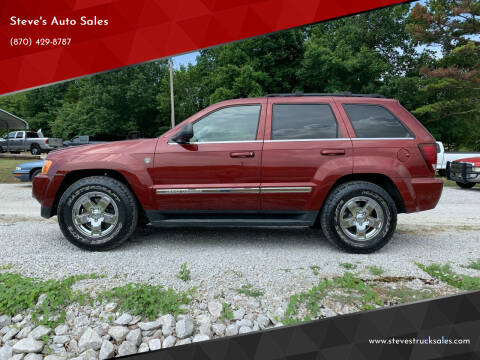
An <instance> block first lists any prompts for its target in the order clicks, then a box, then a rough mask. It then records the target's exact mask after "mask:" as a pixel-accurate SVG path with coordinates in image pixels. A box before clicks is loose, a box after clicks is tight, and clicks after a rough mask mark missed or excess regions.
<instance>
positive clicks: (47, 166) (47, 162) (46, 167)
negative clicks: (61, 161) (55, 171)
mask: <svg viewBox="0 0 480 360" xmlns="http://www.w3.org/2000/svg"><path fill="white" fill-rule="evenodd" d="M50 166H52V160H45V162H44V163H43V167H42V175H47V174H48V170H50Z"/></svg>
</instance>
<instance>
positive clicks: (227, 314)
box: [220, 303, 233, 321]
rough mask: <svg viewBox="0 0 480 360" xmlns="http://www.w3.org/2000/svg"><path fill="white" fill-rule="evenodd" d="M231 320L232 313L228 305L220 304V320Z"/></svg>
mask: <svg viewBox="0 0 480 360" xmlns="http://www.w3.org/2000/svg"><path fill="white" fill-rule="evenodd" d="M232 319H233V311H232V308H231V307H230V305H229V304H228V303H223V304H222V312H221V313H220V320H222V321H227V320H232Z"/></svg>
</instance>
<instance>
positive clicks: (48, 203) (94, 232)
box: [33, 94, 443, 253]
mask: <svg viewBox="0 0 480 360" xmlns="http://www.w3.org/2000/svg"><path fill="white" fill-rule="evenodd" d="M436 163H437V151H436V144H435V139H434V138H433V137H432V135H431V134H430V133H429V132H428V131H427V130H426V129H425V128H424V127H423V126H422V125H421V124H420V123H419V122H418V121H417V120H416V119H415V117H413V116H412V115H411V114H410V113H409V112H408V111H407V110H406V109H405V108H404V107H402V106H401V105H400V103H399V102H398V101H397V100H392V99H385V98H383V97H381V96H366V95H356V96H355V95H351V94H348V95H347V94H342V95H331V94H304V95H301V96H300V95H294V96H292V95H270V96H267V97H263V98H250V99H237V100H229V101H223V102H220V103H217V104H215V105H211V106H209V107H208V108H206V109H204V110H202V111H200V112H198V113H197V114H195V115H193V116H191V117H190V118H188V119H187V120H185V121H184V122H182V123H181V124H179V125H177V126H176V127H175V128H173V129H171V130H170V131H168V132H166V133H165V134H163V135H162V136H160V137H159V138H157V139H142V140H128V141H120V142H114V143H109V144H100V145H92V146H85V147H76V148H68V149H62V150H58V151H55V152H52V153H50V154H49V155H48V157H47V160H46V161H45V165H44V167H43V170H42V174H41V175H38V176H36V177H35V178H34V180H33V195H34V197H35V198H36V199H37V200H38V201H39V202H40V204H41V215H42V216H43V217H45V218H49V217H51V216H54V215H57V216H58V222H59V225H60V229H61V230H62V232H63V234H64V235H65V237H66V238H67V239H68V240H69V241H70V242H72V243H73V244H75V245H76V246H78V247H81V248H84V249H88V250H107V249H111V248H113V247H116V246H118V245H120V244H121V243H122V242H124V241H125V240H127V239H128V238H129V237H130V236H131V235H132V233H133V231H134V230H135V228H136V226H137V224H138V223H139V224H148V223H150V224H151V225H154V226H225V225H227V226H312V227H321V229H322V230H323V233H324V234H325V236H326V238H327V239H328V240H329V241H330V242H331V243H333V244H334V245H336V246H338V247H340V248H341V249H344V250H347V251H350V252H357V253H369V252H373V251H375V250H378V249H380V248H381V247H383V246H384V245H385V244H386V243H387V242H388V241H389V240H390V239H391V237H392V235H393V233H394V231H395V228H396V224H397V213H403V212H408V213H410V212H416V211H423V210H429V209H432V208H434V207H435V206H436V204H437V202H438V200H439V198H440V195H441V193H442V188H443V182H442V180H441V179H436V178H435V165H436Z"/></svg>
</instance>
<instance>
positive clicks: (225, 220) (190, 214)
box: [146, 211, 318, 227]
mask: <svg viewBox="0 0 480 360" xmlns="http://www.w3.org/2000/svg"><path fill="white" fill-rule="evenodd" d="M146 213H147V217H148V218H149V220H150V223H151V224H152V226H158V227H181V226H193V227H197V226H204V227H220V226H248V227H255V226H311V225H313V224H314V222H315V220H316V218H317V214H318V212H317V211H165V212H164V211H147V212H146Z"/></svg>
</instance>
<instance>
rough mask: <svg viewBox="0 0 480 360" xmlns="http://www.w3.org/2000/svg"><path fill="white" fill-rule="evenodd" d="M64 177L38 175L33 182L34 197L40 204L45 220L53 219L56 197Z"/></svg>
mask: <svg viewBox="0 0 480 360" xmlns="http://www.w3.org/2000/svg"><path fill="white" fill-rule="evenodd" d="M63 178H64V176H63V175H54V176H48V175H37V176H35V177H34V178H33V181H32V196H33V197H34V198H35V199H36V200H37V201H38V202H39V203H40V205H41V206H42V207H41V215H42V217H45V218H50V217H52V216H53V215H54V214H53V211H52V210H53V206H54V202H55V195H56V193H57V191H58V188H59V187H60V184H61V183H62V181H63Z"/></svg>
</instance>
